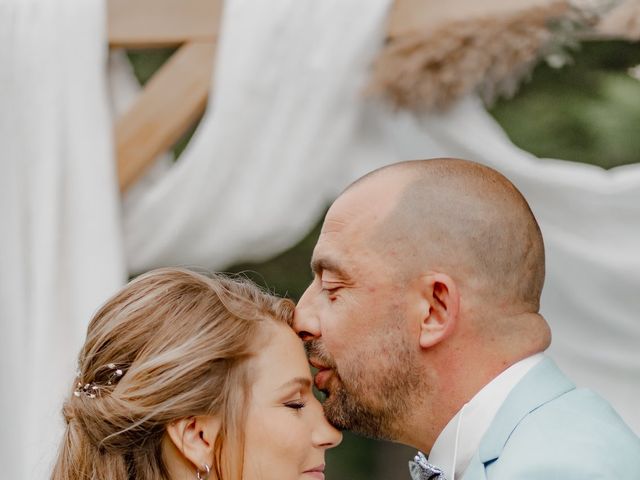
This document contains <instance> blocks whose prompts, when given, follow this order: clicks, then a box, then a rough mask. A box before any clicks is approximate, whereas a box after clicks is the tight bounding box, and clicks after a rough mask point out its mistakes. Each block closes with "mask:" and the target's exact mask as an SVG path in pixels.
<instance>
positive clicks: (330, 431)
mask: <svg viewBox="0 0 640 480" xmlns="http://www.w3.org/2000/svg"><path fill="white" fill-rule="evenodd" d="M313 437H314V438H313V443H314V445H315V446H316V447H320V448H333V447H337V446H338V445H340V443H341V442H342V432H341V431H340V430H338V429H337V428H335V427H334V426H333V425H331V424H330V423H329V422H328V421H327V419H326V417H325V416H324V413H323V412H322V407H321V409H320V415H319V417H318V423H317V426H316V428H315V430H314V435H313Z"/></svg>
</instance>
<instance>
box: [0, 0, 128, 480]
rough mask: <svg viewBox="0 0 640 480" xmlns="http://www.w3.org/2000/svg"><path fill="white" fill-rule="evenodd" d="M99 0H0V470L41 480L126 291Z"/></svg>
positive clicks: (13, 476)
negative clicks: (108, 316) (77, 383)
mask: <svg viewBox="0 0 640 480" xmlns="http://www.w3.org/2000/svg"><path fill="white" fill-rule="evenodd" d="M104 35H105V34H104V5H103V3H102V1H99V0H81V1H76V0H56V1H55V2H51V1H42V0H0V139H1V143H0V145H1V148H2V154H1V158H2V167H1V171H0V218H1V219H2V235H1V244H0V266H1V273H0V389H1V393H0V425H2V426H1V427H0V465H1V467H0V468H1V469H2V474H0V476H1V477H2V478H6V479H16V480H17V479H20V480H22V479H43V478H48V473H49V470H50V461H51V460H52V458H53V457H54V455H55V452H56V450H57V446H58V443H59V440H60V433H61V431H62V417H61V414H60V406H61V405H60V400H61V398H63V395H64V394H66V393H67V392H68V389H69V388H70V386H71V382H72V381H73V378H74V372H75V358H76V356H77V352H78V350H79V348H80V346H81V345H82V341H83V339H84V334H85V329H86V325H87V322H88V320H89V318H90V316H91V314H92V313H93V311H94V310H95V309H96V308H97V306H98V305H99V304H100V303H101V302H102V301H104V300H105V299H106V297H107V296H108V295H109V294H111V293H112V292H113V291H114V290H115V289H117V288H118V286H119V285H121V284H122V283H123V282H124V280H125V279H126V271H125V268H124V267H125V265H124V254H123V250H122V246H121V233H120V218H119V209H118V194H117V185H116V182H115V176H114V160H113V155H112V145H111V119H110V112H109V109H108V103H107V96H106V88H105V83H106V82H105V80H106V76H105V66H106V64H105V62H106V53H107V48H106V44H105V42H104V38H105V36H104Z"/></svg>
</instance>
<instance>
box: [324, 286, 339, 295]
mask: <svg viewBox="0 0 640 480" xmlns="http://www.w3.org/2000/svg"><path fill="white" fill-rule="evenodd" d="M322 290H324V291H325V292H327V293H336V292H337V291H338V290H340V286H338V285H323V286H322Z"/></svg>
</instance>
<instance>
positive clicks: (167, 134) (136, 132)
mask: <svg viewBox="0 0 640 480" xmlns="http://www.w3.org/2000/svg"><path fill="white" fill-rule="evenodd" d="M214 54H215V43H213V42H210V43H209V42H207V43H204V42H191V43H187V44H185V45H183V46H182V47H181V48H180V49H179V50H178V51H177V52H176V53H174V54H173V56H172V57H171V58H170V59H169V60H168V61H167V62H166V63H165V64H164V65H163V66H162V68H160V70H158V72H156V74H155V75H154V76H153V77H152V78H151V80H149V82H148V83H147V84H146V85H145V88H144V90H143V91H142V92H141V93H140V98H138V100H137V102H136V103H135V104H134V106H133V107H132V109H131V110H129V111H128V112H126V114H125V115H124V116H123V117H122V118H120V119H119V120H118V121H117V122H116V126H115V141H116V154H117V158H118V177H119V183H120V190H121V191H124V190H126V189H127V188H128V187H129V186H131V185H132V184H133V183H134V182H135V181H136V180H137V179H138V178H139V177H140V176H141V175H142V174H143V173H144V171H145V170H146V169H147V168H148V167H149V166H150V165H151V163H152V162H153V160H154V159H155V158H156V157H157V156H158V155H159V154H160V153H162V152H164V151H166V150H167V149H169V148H170V147H171V146H172V145H173V144H174V143H175V142H176V141H177V140H178V139H179V138H180V137H181V135H182V134H183V133H184V132H185V130H186V129H187V128H188V127H189V126H190V125H192V124H193V123H194V122H195V121H196V119H197V118H198V117H199V116H200V115H202V112H204V109H205V106H206V102H207V96H208V93H209V87H210V83H211V76H212V71H213V58H214Z"/></svg>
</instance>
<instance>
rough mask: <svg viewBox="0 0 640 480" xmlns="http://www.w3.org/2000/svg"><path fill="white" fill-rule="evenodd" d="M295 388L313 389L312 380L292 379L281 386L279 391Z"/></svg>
mask: <svg viewBox="0 0 640 480" xmlns="http://www.w3.org/2000/svg"><path fill="white" fill-rule="evenodd" d="M293 386H299V387H302V388H311V379H310V378H308V377H295V378H292V379H291V380H288V381H286V382H285V383H283V384H282V385H280V387H279V390H282V389H285V388H288V387H293Z"/></svg>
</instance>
